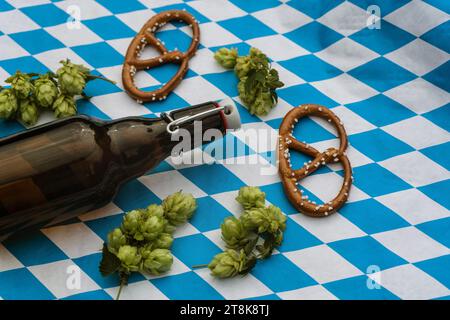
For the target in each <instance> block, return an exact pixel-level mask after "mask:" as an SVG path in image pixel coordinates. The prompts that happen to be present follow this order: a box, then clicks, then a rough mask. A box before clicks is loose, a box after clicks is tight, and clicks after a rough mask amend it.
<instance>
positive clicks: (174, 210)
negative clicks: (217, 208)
mask: <svg viewBox="0 0 450 320" xmlns="http://www.w3.org/2000/svg"><path fill="white" fill-rule="evenodd" d="M162 206H163V209H164V215H165V217H166V218H167V220H168V221H169V223H170V224H172V225H175V226H177V225H180V224H183V223H185V222H186V221H187V220H188V219H189V218H190V217H192V215H193V214H194V211H195V209H197V202H196V201H195V198H194V197H193V196H192V195H191V194H188V193H182V192H181V191H178V192H176V193H174V194H172V195H170V196H168V197H167V198H165V199H164V201H163V202H162Z"/></svg>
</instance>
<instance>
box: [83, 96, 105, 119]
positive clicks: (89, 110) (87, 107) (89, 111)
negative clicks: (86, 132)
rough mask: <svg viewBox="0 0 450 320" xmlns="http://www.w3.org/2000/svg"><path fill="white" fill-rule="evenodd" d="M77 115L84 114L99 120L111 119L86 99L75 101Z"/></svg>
mask: <svg viewBox="0 0 450 320" xmlns="http://www.w3.org/2000/svg"><path fill="white" fill-rule="evenodd" d="M77 109H78V113H80V114H86V115H88V116H91V117H95V118H97V119H101V120H110V119H111V118H110V117H108V116H107V115H106V114H104V113H103V112H102V111H101V110H100V109H98V108H97V107H96V106H95V105H94V104H93V103H92V102H90V101H89V100H86V99H79V100H77Z"/></svg>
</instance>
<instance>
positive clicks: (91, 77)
mask: <svg viewBox="0 0 450 320" xmlns="http://www.w3.org/2000/svg"><path fill="white" fill-rule="evenodd" d="M94 79H99V80H103V81H107V82H109V83H112V84H116V82H115V81H114V80H110V79H108V78H105V77H102V76H96V75H93V74H90V75H88V76H87V80H94Z"/></svg>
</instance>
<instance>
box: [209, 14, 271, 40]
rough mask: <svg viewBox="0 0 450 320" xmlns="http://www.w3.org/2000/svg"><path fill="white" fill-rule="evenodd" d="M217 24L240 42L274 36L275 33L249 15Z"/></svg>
mask: <svg viewBox="0 0 450 320" xmlns="http://www.w3.org/2000/svg"><path fill="white" fill-rule="evenodd" d="M218 24H219V25H221V26H222V27H223V28H225V29H227V30H228V31H230V32H231V33H233V34H234V35H235V36H237V37H238V38H240V39H242V40H249V39H253V38H259V37H264V36H270V35H273V34H276V32H275V31H273V30H272V29H271V28H269V27H268V26H267V25H265V24H264V23H262V22H261V21H259V20H258V19H256V18H255V17H253V16H251V15H247V16H244V17H239V18H232V19H229V20H224V21H220V22H218Z"/></svg>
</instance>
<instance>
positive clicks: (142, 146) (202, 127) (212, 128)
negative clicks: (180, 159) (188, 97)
mask: <svg viewBox="0 0 450 320" xmlns="http://www.w3.org/2000/svg"><path fill="white" fill-rule="evenodd" d="M217 108H218V106H217V104H216V103H214V102H208V103H204V104H200V105H196V106H192V107H188V108H184V109H179V110H175V111H172V112H169V113H167V114H162V115H161V118H143V117H133V118H125V119H120V120H117V121H113V122H110V123H108V124H107V126H106V130H107V134H108V135H109V137H110V150H111V152H112V153H113V154H114V158H115V159H117V162H119V165H120V166H121V167H122V168H123V169H124V170H123V173H124V174H125V175H127V176H128V177H130V178H131V177H135V176H140V175H142V174H144V173H145V172H147V171H148V170H150V169H152V168H154V167H156V166H157V165H158V164H159V163H160V162H161V161H163V160H164V159H165V158H167V157H168V156H170V155H178V154H179V153H180V151H183V152H184V151H188V150H190V149H193V148H196V147H198V146H200V145H202V144H204V143H208V142H210V141H211V137H212V136H213V138H217V136H218V135H221V136H223V135H224V134H225V131H226V120H225V117H224V116H223V114H222V112H221V111H218V112H213V113H210V114H208V115H205V116H202V117H199V118H198V119H196V120H189V121H187V122H184V123H182V124H180V125H177V126H176V127H172V128H171V129H172V130H171V131H170V130H167V127H168V126H169V125H170V124H171V123H173V121H175V120H179V119H182V118H185V117H192V118H195V116H196V115H198V114H200V113H203V114H204V113H205V111H208V110H214V109H217Z"/></svg>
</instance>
